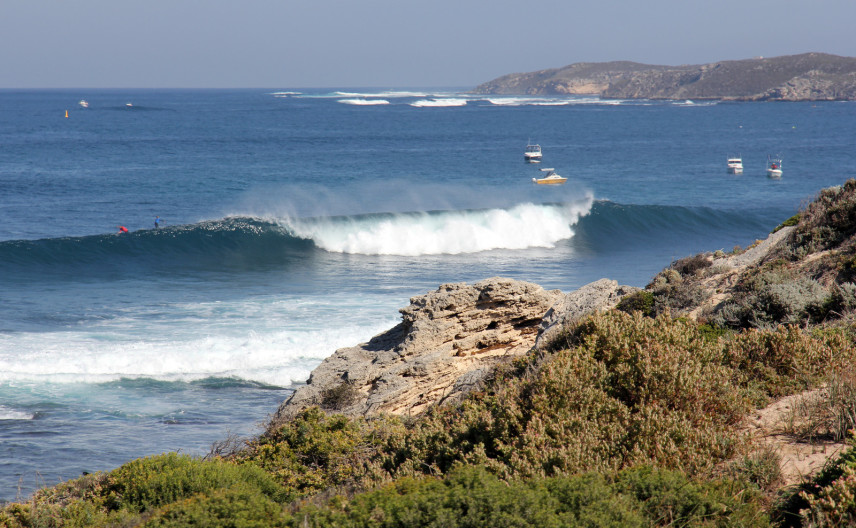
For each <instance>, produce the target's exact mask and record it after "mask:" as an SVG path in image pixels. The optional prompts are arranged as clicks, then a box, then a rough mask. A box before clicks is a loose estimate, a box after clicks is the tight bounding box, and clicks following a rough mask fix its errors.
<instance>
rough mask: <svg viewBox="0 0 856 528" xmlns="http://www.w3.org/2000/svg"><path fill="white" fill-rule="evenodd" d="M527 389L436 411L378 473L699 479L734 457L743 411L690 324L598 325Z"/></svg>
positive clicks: (575, 339) (513, 385)
mask: <svg viewBox="0 0 856 528" xmlns="http://www.w3.org/2000/svg"><path fill="white" fill-rule="evenodd" d="M564 339H567V340H568V341H569V342H570V343H572V344H573V345H574V346H572V347H569V348H566V349H562V350H560V351H557V352H556V353H554V354H553V355H552V356H550V357H549V358H547V359H546V360H544V361H543V363H542V364H541V365H540V368H539V369H538V371H537V372H536V373H534V374H533V375H531V376H530V377H528V378H512V379H502V382H501V384H499V383H498V384H497V385H496V386H495V387H492V388H490V389H489V390H486V391H484V392H482V393H479V394H477V395H473V397H471V398H469V399H468V400H466V401H465V402H463V403H462V404H461V405H460V406H459V407H457V408H455V409H454V410H451V409H450V410H445V409H437V410H435V411H434V412H432V413H431V414H429V415H428V416H426V417H425V418H424V419H423V420H420V421H419V422H418V423H416V424H414V427H413V428H412V429H410V430H408V434H407V435H406V436H405V437H403V438H401V439H400V443H399V444H398V445H391V446H390V448H391V450H392V452H391V453H390V455H389V461H388V463H387V465H386V467H387V468H388V469H389V471H391V472H393V473H395V474H418V473H422V472H426V471H436V472H437V473H444V472H446V471H448V470H450V469H451V468H452V467H453V466H454V465H456V464H460V463H466V464H483V465H485V467H487V468H489V469H491V470H492V471H494V472H496V473H497V474H498V475H500V476H517V477H536V476H553V475H562V474H570V473H577V472H581V471H590V470H604V471H607V470H614V469H620V468H623V467H627V466H630V465H634V464H637V463H656V464H661V465H663V466H664V467H675V468H683V469H687V470H698V469H701V468H704V467H709V466H710V465H712V464H715V463H716V461H718V460H722V459H724V458H727V457H729V456H731V455H732V453H733V450H734V448H735V446H736V439H735V437H734V436H733V435H732V431H731V428H730V426H731V425H732V424H734V423H736V422H737V421H738V420H739V419H740V418H741V417H742V415H743V414H744V412H746V411H747V410H748V401H747V400H745V399H744V397H743V396H742V395H741V391H740V390H739V388H738V387H735V386H734V385H733V384H732V382H731V380H732V379H733V378H735V376H733V375H732V373H731V372H730V371H729V370H728V369H727V367H725V366H724V365H723V358H722V346H721V345H720V344H719V343H718V342H711V341H710V340H708V339H706V338H705V337H704V336H703V335H701V333H700V332H699V331H698V329H697V327H696V325H695V323H691V322H687V321H677V320H673V319H670V318H668V317H665V316H660V317H657V318H654V319H651V318H646V317H643V316H642V315H641V314H639V313H635V314H634V315H628V314H626V313H623V312H620V311H613V312H608V313H604V314H596V315H593V316H592V317H590V318H589V319H588V320H587V321H586V322H584V323H582V324H580V325H579V326H578V327H577V328H576V329H574V330H573V332H572V333H571V335H569V336H566V337H565V338H564Z"/></svg>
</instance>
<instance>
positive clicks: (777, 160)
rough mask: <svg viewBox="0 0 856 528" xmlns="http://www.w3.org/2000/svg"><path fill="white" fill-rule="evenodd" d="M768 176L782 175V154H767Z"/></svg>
mask: <svg viewBox="0 0 856 528" xmlns="http://www.w3.org/2000/svg"><path fill="white" fill-rule="evenodd" d="M767 176H768V177H770V178H781V177H782V157H781V156H767Z"/></svg>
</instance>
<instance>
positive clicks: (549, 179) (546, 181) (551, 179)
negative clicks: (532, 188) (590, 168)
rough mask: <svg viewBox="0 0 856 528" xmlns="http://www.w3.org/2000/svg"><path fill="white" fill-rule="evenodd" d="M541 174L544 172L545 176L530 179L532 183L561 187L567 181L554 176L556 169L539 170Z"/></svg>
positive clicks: (556, 175)
mask: <svg viewBox="0 0 856 528" xmlns="http://www.w3.org/2000/svg"><path fill="white" fill-rule="evenodd" d="M541 172H546V173H547V175H546V176H544V177H542V178H532V181H533V182H535V183H537V184H538V185H561V184H563V183H565V182H566V181H568V179H567V178H564V177H562V176H559V175H558V174H556V169H541Z"/></svg>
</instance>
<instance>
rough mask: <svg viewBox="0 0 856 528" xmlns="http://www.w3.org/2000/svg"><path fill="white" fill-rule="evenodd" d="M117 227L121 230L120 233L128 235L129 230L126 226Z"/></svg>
mask: <svg viewBox="0 0 856 528" xmlns="http://www.w3.org/2000/svg"><path fill="white" fill-rule="evenodd" d="M116 227H118V228H119V232H120V233H127V232H128V228H127V227H125V226H116Z"/></svg>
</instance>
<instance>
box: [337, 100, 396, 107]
mask: <svg viewBox="0 0 856 528" xmlns="http://www.w3.org/2000/svg"><path fill="white" fill-rule="evenodd" d="M339 102H340V103H342V104H349V105H363V106H375V105H388V104H389V101H387V100H386V99H339Z"/></svg>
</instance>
